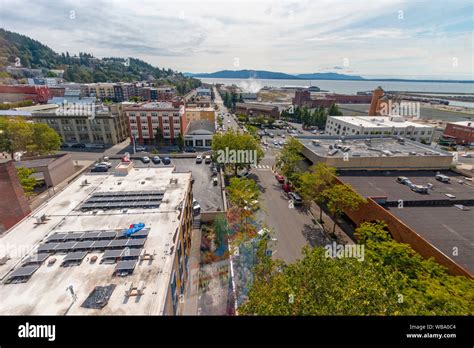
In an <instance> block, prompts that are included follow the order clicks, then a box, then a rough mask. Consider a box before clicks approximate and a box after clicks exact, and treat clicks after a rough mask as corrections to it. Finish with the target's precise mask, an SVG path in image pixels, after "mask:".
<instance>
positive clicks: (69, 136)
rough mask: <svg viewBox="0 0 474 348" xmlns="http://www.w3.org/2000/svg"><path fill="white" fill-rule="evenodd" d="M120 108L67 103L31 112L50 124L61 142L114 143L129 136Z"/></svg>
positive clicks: (37, 118) (118, 105) (35, 120)
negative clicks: (47, 109) (51, 108)
mask: <svg viewBox="0 0 474 348" xmlns="http://www.w3.org/2000/svg"><path fill="white" fill-rule="evenodd" d="M123 108H124V106H123V105H122V104H113V105H108V106H104V105H94V104H71V105H69V104H67V105H62V106H61V107H59V108H57V109H54V110H51V111H41V112H34V113H32V119H33V120H34V122H41V123H46V124H47V125H48V126H50V127H51V128H53V129H54V130H55V131H56V132H57V133H58V134H59V135H60V136H61V138H62V140H63V142H64V143H85V144H108V145H114V144H117V143H120V142H122V141H124V140H125V139H126V138H127V137H128V136H129V133H128V124H127V120H126V118H125V112H124V110H123Z"/></svg>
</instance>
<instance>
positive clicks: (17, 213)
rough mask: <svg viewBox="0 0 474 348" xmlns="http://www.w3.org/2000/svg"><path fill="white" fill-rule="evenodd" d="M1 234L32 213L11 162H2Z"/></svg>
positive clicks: (0, 179)
mask: <svg viewBox="0 0 474 348" xmlns="http://www.w3.org/2000/svg"><path fill="white" fill-rule="evenodd" d="M0 192H2V198H1V199H0V233H2V232H5V231H6V230H8V229H9V228H10V227H12V226H13V225H15V224H16V223H17V222H18V221H20V220H21V219H23V218H24V217H25V216H26V215H28V214H29V213H30V212H31V209H30V206H29V205H28V201H27V200H26V197H25V193H24V191H23V188H22V187H21V185H20V181H19V180H18V176H17V174H16V168H15V166H14V165H13V161H11V160H6V161H5V160H0Z"/></svg>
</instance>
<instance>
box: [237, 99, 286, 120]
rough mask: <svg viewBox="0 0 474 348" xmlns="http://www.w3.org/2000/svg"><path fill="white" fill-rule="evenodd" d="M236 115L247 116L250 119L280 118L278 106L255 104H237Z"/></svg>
mask: <svg viewBox="0 0 474 348" xmlns="http://www.w3.org/2000/svg"><path fill="white" fill-rule="evenodd" d="M235 113H236V114H245V115H247V116H249V117H259V116H263V117H271V118H274V119H278V118H280V111H279V110H278V107H277V106H274V105H268V104H256V103H255V104H254V103H235Z"/></svg>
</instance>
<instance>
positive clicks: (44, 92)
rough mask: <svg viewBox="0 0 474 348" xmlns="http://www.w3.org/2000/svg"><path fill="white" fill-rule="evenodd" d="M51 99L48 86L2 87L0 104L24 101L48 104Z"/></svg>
mask: <svg viewBox="0 0 474 348" xmlns="http://www.w3.org/2000/svg"><path fill="white" fill-rule="evenodd" d="M49 98H51V92H50V91H49V88H48V87H47V86H27V85H0V103H4V102H7V103H14V102H19V101H23V100H31V101H33V102H34V103H46V102H47V101H48V99H49Z"/></svg>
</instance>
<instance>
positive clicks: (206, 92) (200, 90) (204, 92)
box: [196, 87, 211, 97]
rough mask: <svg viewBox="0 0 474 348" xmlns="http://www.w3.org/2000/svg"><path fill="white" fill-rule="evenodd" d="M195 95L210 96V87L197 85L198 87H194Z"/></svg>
mask: <svg viewBox="0 0 474 348" xmlns="http://www.w3.org/2000/svg"><path fill="white" fill-rule="evenodd" d="M196 95H197V96H198V97H200V96H207V97H210V96H211V89H210V88H205V87H199V88H197V89H196Z"/></svg>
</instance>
